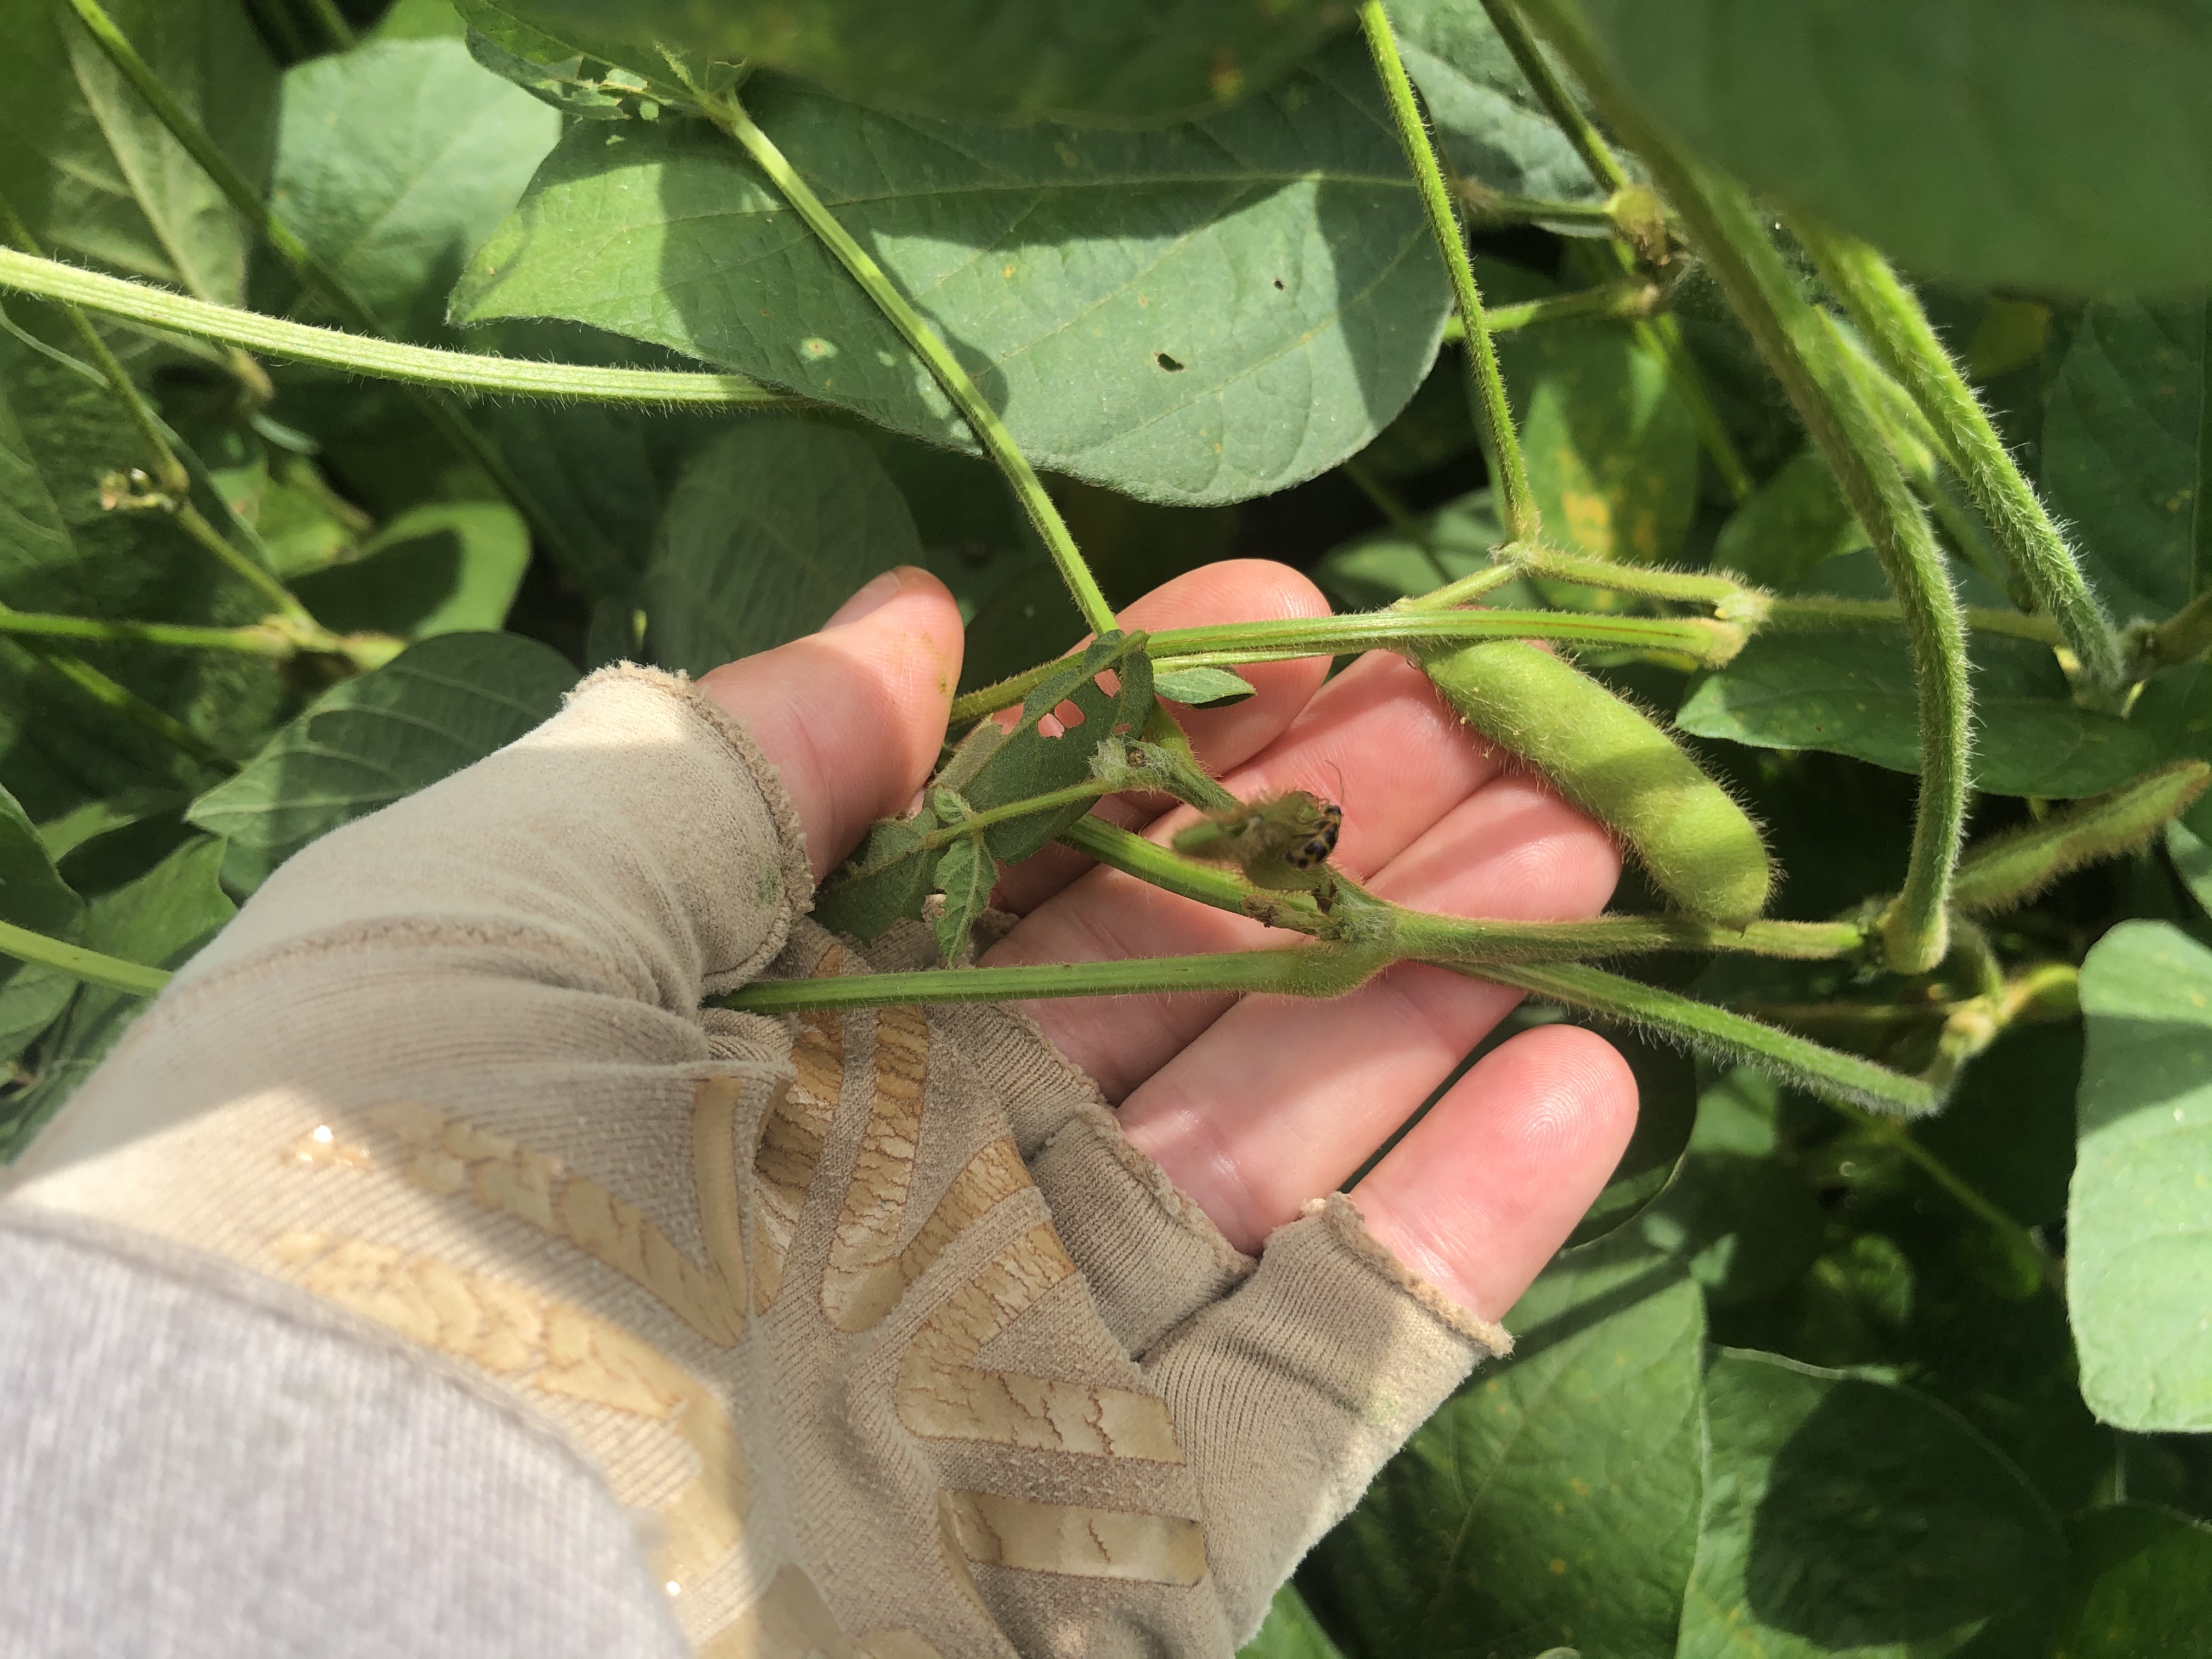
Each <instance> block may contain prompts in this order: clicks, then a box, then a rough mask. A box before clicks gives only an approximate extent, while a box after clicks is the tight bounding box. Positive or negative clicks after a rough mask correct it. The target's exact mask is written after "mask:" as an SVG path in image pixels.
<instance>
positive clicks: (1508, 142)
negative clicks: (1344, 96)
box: [1390, 0, 1601, 298]
mask: <svg viewBox="0 0 2212 1659" xmlns="http://www.w3.org/2000/svg"><path fill="white" fill-rule="evenodd" d="M1390 21H1391V23H1392V24H1393V25H1394V26H1395V28H1396V30H1397V34H1398V48H1399V51H1400V52H1401V54H1402V55H1403V56H1404V58H1405V60H1406V68H1407V70H1408V71H1409V72H1410V73H1411V74H1412V75H1413V80H1414V82H1415V83H1416V84H1418V85H1419V88H1420V89H1421V100H1422V101H1423V102H1424V103H1425V104H1426V105H1427V106H1429V118H1430V119H1431V121H1432V122H1434V123H1435V125H1436V129H1437V137H1438V138H1440V139H1441V140H1442V141H1443V153H1444V157H1445V159H1446V160H1447V161H1449V162H1450V163H1451V167H1452V170H1453V171H1454V172H1455V173H1457V174H1458V175H1459V176H1460V177H1461V178H1462V179H1472V180H1474V182H1475V183H1477V184H1480V185H1487V186H1488V187H1489V188H1490V189H1492V190H1498V191H1508V192H1510V193H1511V194H1513V195H1516V196H1537V197H1550V198H1552V199H1553V200H1564V201H1578V200H1586V199H1588V198H1589V197H1594V196H1596V195H1599V194H1601V192H1600V191H1599V190H1598V187H1597V183H1596V181H1595V179H1592V178H1591V177H1590V174H1589V168H1587V167H1584V166H1583V161H1582V157H1581V156H1580V155H1577V154H1576V152H1575V147H1574V146H1573V145H1572V144H1571V143H1568V141H1567V137H1566V135H1565V133H1563V132H1561V131H1559V128H1557V127H1556V126H1554V125H1552V118H1551V117H1550V116H1548V115H1547V114H1545V113H1544V110H1543V106H1542V105H1541V104H1540V103H1539V102H1538V101H1537V99H1536V94H1534V91H1532V90H1531V89H1530V88H1529V85H1528V81H1527V80H1526V79H1525V78H1524V77H1523V76H1522V73H1521V70H1520V68H1519V67H1518V66H1517V65H1516V64H1515V63H1514V61H1513V54H1512V53H1511V52H1508V51H1507V50H1506V49H1505V42H1504V40H1500V39H1499V38H1498V31H1497V30H1496V29H1495V28H1493V27H1491V23H1490V19H1489V18H1488V17H1486V16H1485V15H1483V11H1482V9H1481V7H1480V6H1478V5H1473V4H1469V3H1467V0H1401V3H1399V4H1396V5H1394V6H1392V7H1391V8H1390ZM1485 297H1486V298H1487V297H1488V294H1487V290H1486V291H1485Z"/></svg>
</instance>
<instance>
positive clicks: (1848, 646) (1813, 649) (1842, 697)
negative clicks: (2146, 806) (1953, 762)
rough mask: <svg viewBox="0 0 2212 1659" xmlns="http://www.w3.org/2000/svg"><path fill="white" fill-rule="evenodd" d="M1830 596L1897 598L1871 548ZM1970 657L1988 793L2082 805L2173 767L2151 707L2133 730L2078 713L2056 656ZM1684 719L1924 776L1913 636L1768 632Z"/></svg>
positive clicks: (1698, 726) (1835, 570) (1703, 688)
mask: <svg viewBox="0 0 2212 1659" xmlns="http://www.w3.org/2000/svg"><path fill="white" fill-rule="evenodd" d="M1816 587H1817V589H1818V591H1820V592H1829V593H1841V594H1844V595H1846V596H1857V597H1863V598H1864V597H1876V596H1879V595H1880V594H1881V593H1883V592H1886V589H1885V588H1884V587H1883V586H1882V585H1881V572H1880V569H1879V567H1877V566H1876V565H1875V562H1874V555H1873V554H1872V553H1871V552H1862V553H1854V554H1849V555H1846V556H1843V557H1841V558H1832V559H1830V560H1828V561H1826V562H1825V563H1824V564H1823V565H1822V566H1821V567H1820V570H1819V572H1818V573H1817V574H1816V575H1815V577H1814V579H1813V580H1812V581H1810V582H1808V583H1807V584H1805V585H1804V586H1802V587H1801V588H1799V589H1798V590H1796V591H1799V592H1811V591H1814V589H1815V588H1816ZM1990 597H1992V598H1994V597H1995V596H1994V595H1991V596H1990ZM1969 649H1970V652H1971V654H1972V659H1973V686H1974V709H1975V724H1976V732H1975V742H1974V752H1973V781H1974V787H1976V788H1978V789H1985V790H1988V791H1990V793H1993V794H2000V795H2041V796H2045V797H2051V798H2056V799H2076V798H2078V797H2081V796H2084V795H2094V794H2100V793H2103V792H2104V791H2106V790H2107V789H2111V788H2113V787H2116V786H2118V785H2119V784H2121V783H2124V782H2125V781H2127V780H2128V779H2130V778H2131V777H2134V776H2135V775H2136V774H2138V773H2140V772H2143V771H2147V770H2148V769H2150V768H2151V767H2154V766H2155V765H2157V764H2158V763H2160V761H2161V760H2163V759H2164V758H2165V757H2166V744H2167V742H2168V734H2167V733H2166V732H2164V731H2163V730H2161V729H2160V726H2159V724H2158V722H2157V721H2156V720H2154V719H2152V718H2150V717H2149V716H2148V713H2147V711H2146V710H2144V709H2138V710H2137V711H2136V718H2134V719H2131V720H2122V719H2120V718H2118V716H2115V715H2112V714H2097V713H2093V712H2092V711H2090V710H2088V709H2085V708H2078V707H2076V706H2075V702H2074V701H2073V698H2072V696H2071V693H2070V691H2069V688H2068V686H2067V684H2066V677H2065V675H2064V674H2063V672H2062V671H2060V669H2059V666H2058V663H2057V659H2056V658H2055V657H2054V656H2053V655H2052V654H2051V650H2050V648H2049V647H2045V646H2041V645H2038V644H2036V643H2035V642H2034V641H2032V640H2019V639H2013V638H2011V637H2009V636H2006V635H1993V634H1977V635H1974V637H1973V639H1972V641H1971V642H1970V647H1969ZM1676 718H1677V720H1679V721H1680V725H1681V727H1682V729H1683V730H1684V731H1686V732H1692V733H1693V734H1695V735H1696V736H1698V737H1701V738H1732V739H1733V740H1735V742H1737V743H1747V744H1752V745H1753V746H1754V747H1756V748H1760V749H1826V750H1834V751H1835V752H1837V753H1838V754H1844V755H1852V756H1856V757H1857V758H1859V759H1860V760H1864V761H1872V762H1873V763H1875V765H1877V766H1887V767H1889V768H1891V769H1893V770H1895V771H1899V772H1911V771H1916V770H1917V769H1918V767H1919V752H1920V746H1919V737H1918V724H1917V713H1916V705H1915V702H1914V698H1913V689H1912V667H1911V661H1910V660H1909V659H1907V657H1906V655H1905V637H1904V634H1903V632H1902V631H1901V630H1876V629H1863V630H1838V631H1834V632H1829V633H1817V634H1764V635H1759V636H1757V637H1755V638H1754V639H1753V641H1751V643H1750V644H1749V645H1747V646H1746V647H1744V648H1743V652H1742V654H1741V655H1740V656H1738V657H1737V658H1736V659H1735V661H1734V662H1732V663H1730V664H1729V665H1728V666H1727V667H1726V668H1724V669H1722V670H1720V671H1717V672H1716V673H1711V674H1707V675H1705V676H1702V677H1701V678H1699V679H1697V680H1695V681H1692V686H1691V691H1690V696H1689V698H1688V701H1686V702H1684V703H1683V705H1682V708H1681V710H1680V714H1678V715H1677V716H1676Z"/></svg>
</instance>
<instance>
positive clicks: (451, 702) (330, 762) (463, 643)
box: [186, 634, 576, 889]
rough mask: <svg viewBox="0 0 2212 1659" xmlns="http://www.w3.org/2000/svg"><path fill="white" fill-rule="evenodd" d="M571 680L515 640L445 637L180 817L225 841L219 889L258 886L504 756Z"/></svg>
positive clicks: (535, 648)
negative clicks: (289, 864)
mask: <svg viewBox="0 0 2212 1659" xmlns="http://www.w3.org/2000/svg"><path fill="white" fill-rule="evenodd" d="M575 680H576V672H575V670H574V668H573V667H571V666H570V665H569V664H568V661H567V660H566V659H564V658H562V656H561V655H560V654H559V653H557V652H556V651H554V650H552V649H551V648H550V647H547V646H543V645H540V644H538V642H537V641H535V640H526V639H524V638H522V637H521V636H520V635H513V634H446V635H440V636H439V637H438V638H436V639H433V640H425V641H423V642H422V644H420V645H416V646H411V647H409V648H408V649H407V650H405V651H403V652H401V653H399V655H398V656H397V657H395V658H393V659H392V660H391V661H390V662H388V663H386V665H384V666H383V667H381V668H380V669H377V670H376V671H374V672H373V673H368V674H363V675H362V676H361V677H360V678H358V679H350V680H346V681H343V682H342V683H341V684H338V685H336V686H334V687H332V688H331V690H328V691H326V692H325V693H324V694H323V696H321V697H320V698H319V699H318V700H317V701H316V702H315V704H314V705H313V707H312V708H309V709H308V710H307V713H306V714H302V715H301V716H300V717H299V719H297V720H294V721H293V722H292V723H291V724H290V725H289V726H286V727H285V728H284V729H283V731H282V732H278V733H277V734H276V737H275V738H272V739H271V740H270V744H269V746H268V747H267V748H266V749H264V750H262V751H261V753H260V754H259V755H258V756H256V757H254V759H253V761H252V763H251V764H250V765H248V766H247V767H246V769H245V770H244V771H242V772H240V774H239V775H237V776H236V777H234V778H233V779H232V780H231V781H229V782H228V783H224V784H219V785H217V786H216V787H215V788H213V789H210V790H209V791H208V792H207V793H205V794H204V795H202V796H201V797H200V798H199V799H197V800H196V801H194V802H193V803H192V805H191V811H190V812H189V813H188V814H187V815H186V816H187V817H190V818H191V821H192V822H193V823H197V825H199V826H200V828H202V829H208V830H212V831H213V832H214V833H215V834H216V835H219V836H227V837H228V839H229V842H230V855H229V857H228V860H226V862H225V864H224V866H223V875H224V879H225V880H227V881H228V882H229V883H230V884H231V885H232V886H234V887H237V888H242V889H252V888H254V887H258V885H260V884H261V883H262V882H263V881H264V880H265V879H266V878H267V877H268V874H269V872H270V871H272V870H274V869H275V868H276V866H278V865H280V864H282V863H283V861H284V860H286V859H288V858H289V857H291V855H292V854H295V853H296V852H298V851H299V850H300V848H302V847H305V846H306V845H307V843H308V842H311V841H313V840H314V839H315V838H316V837H317V836H323V835H326V834H328V833H329V832H330V831H331V830H332V829H337V827H338V826H339V825H340V824H342V823H350V822H351V821H352V820H353V819H355V818H357V817H362V816H363V815H365V814H367V813H369V812H373V811H375V810H376V809H377V808H378V807H380V806H384V805H389V804H390V803H392V801H395V800H398V799H399V798H400V797H401V796H403V795H409V794H412V793H414V792H415V791H416V790H417V789H421V788H424V787H428V785H430V784H433V783H435V782H436V781H438V780H439V779H441V778H442V777H445V776H447V775H449V774H451V773H454V772H458V771H459V770H460V769H461V768H463V767H464V766H466V765H468V764H470V763H471V762H474V761H478V760H482V759H483V757H485V756H486V755H489V754H490V753H491V752H492V751H493V750H495V749H499V748H501V747H504V746H505V745H506V744H510V743H512V742H513V741H514V739H515V738H519V737H520V736H521V735H522V734H523V733H524V732H527V731H529V730H530V729H531V728H532V726H537V725H538V724H539V723H540V722H541V721H544V720H548V719H550V718H551V716H552V715H553V714H554V713H555V712H556V710H557V709H558V708H560V705H561V696H562V693H563V692H565V691H567V690H568V688H569V687H570V686H571V685H573V684H575Z"/></svg>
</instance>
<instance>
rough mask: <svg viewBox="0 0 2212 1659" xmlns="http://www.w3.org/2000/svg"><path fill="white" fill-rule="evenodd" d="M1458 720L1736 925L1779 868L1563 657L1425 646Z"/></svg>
mask: <svg viewBox="0 0 2212 1659" xmlns="http://www.w3.org/2000/svg"><path fill="white" fill-rule="evenodd" d="M1421 666H1422V667H1423V668H1424V669H1425V670H1426V671H1427V672H1428V676H1429V678H1430V679H1431V680H1432V681H1434V682H1435V684H1436V687H1437V690H1439V691H1441V692H1443V695H1444V697H1445V699H1446V701H1448V702H1449V703H1450V704H1451V705H1452V707H1453V708H1455V709H1457V710H1458V711H1459V714H1460V716H1461V718H1462V719H1463V720H1466V721H1467V722H1468V724H1469V725H1470V726H1474V728H1475V729H1476V730H1477V731H1479V732H1482V733H1483V734H1484V735H1485V736H1486V737H1488V738H1491V739H1492V740H1493V741H1494V742H1496V743H1498V744H1499V745H1500V746H1501V747H1504V748H1506V749H1510V750H1512V751H1513V752H1514V753H1515V754H1516V755H1519V756H1520V757H1522V758H1523V759H1524V760H1527V761H1528V762H1529V763H1531V764H1532V765H1534V767H1536V768H1537V769H1538V770H1540V771H1541V772H1542V773H1543V774H1544V775H1545V776H1547V778H1549V779H1550V780H1551V781H1552V782H1553V786H1554V787H1557V788H1558V790H1559V793H1561V794H1563V795H1565V797H1566V798H1567V799H1569V800H1571V801H1572V802H1573V803H1574V804H1575V805H1577V806H1579V807H1581V808H1582V809H1583V811H1585V812H1588V813H1589V815H1590V816H1591V817H1594V818H1595V819H1596V820H1597V821H1598V822H1599V823H1602V824H1603V825H1605V827H1606V828H1607V829H1610V830H1612V831H1613V834H1614V835H1615V836H1618V837H1619V838H1620V840H1621V841H1622V842H1625V843H1626V847H1627V849H1628V851H1629V852H1630V853H1631V854H1633V855H1634V856H1635V858H1636V860H1637V861H1638V863H1640V864H1642V865H1643V866H1644V871H1645V872H1646V873H1647V874H1648V875H1650V878H1651V879H1652V881H1653V882H1654V883H1655V884H1657V886H1658V887H1659V888H1660V890H1662V891H1663V892H1664V893H1665V894H1666V895H1667V896H1668V897H1669V898H1671V899H1673V900H1674V902H1675V903H1677V904H1679V905H1680V906H1681V907H1682V908H1684V909H1685V910H1687V911H1689V912H1691V913H1692V915H1700V916H1708V917H1711V919H1712V920H1714V921H1721V922H1726V923H1728V924H1729V925H1731V926H1737V927H1740V926H1741V925H1742V924H1744V923H1746V922H1748V921H1752V920H1753V919H1754V918H1756V917H1757V916H1758V915H1759V912H1760V911H1761V910H1762V909H1764V908H1765V906H1766V896H1767V893H1768V892H1769V890H1771V888H1772V886H1773V884H1774V870H1773V866H1772V865H1771V863H1770V862H1769V861H1768V860H1767V856H1766V844H1765V842H1763V841H1761V840H1760V839H1759V826H1758V825H1757V824H1755V823H1753V822H1752V821H1751V818H1750V817H1749V815H1748V814H1747V813H1746V812H1745V811H1744V810H1743V808H1741V806H1739V805H1736V804H1735V801H1734V800H1733V799H1730V797H1729V793H1728V791H1727V790H1725V789H1723V788H1722V787H1720V785H1718V784H1717V783H1716V782H1714V781H1712V779H1711V778H1709V777H1707V776H1706V775H1705V773H1704V772H1703V771H1701V770H1700V769H1699V767H1698V763H1696V762H1695V761H1693V760H1692V759H1691V758H1690V757H1689V756H1688V755H1687V754H1686V753H1685V752H1684V751H1683V750H1682V748H1681V747H1680V744H1676V743H1675V741H1674V738H1670V737H1669V736H1668V735H1667V733H1666V732H1665V731H1664V730H1662V728H1661V727H1660V726H1657V725H1656V724H1655V723H1654V722H1653V721H1652V720H1651V719H1650V717H1649V716H1648V715H1645V714H1643V713H1641V712H1640V711H1639V710H1638V709H1637V708H1634V707H1633V706H1632V705H1631V704H1629V703H1627V702H1623V701H1622V700H1621V699H1620V697H1618V696H1614V695H1613V693H1612V692H1611V691H1608V690H1607V689H1606V688H1605V687H1604V686H1602V685H1601V684H1598V683H1597V682H1596V681H1595V680H1594V679H1592V678H1590V677H1589V675H1587V674H1585V673H1583V671H1582V670H1580V669H1579V668H1577V667H1576V666H1575V665H1573V664H1571V663H1570V662H1568V661H1566V660H1565V659H1563V658H1560V657H1557V656H1554V655H1553V653H1550V652H1548V651H1543V650H1540V649H1538V648H1537V647H1534V646H1533V645H1524V644H1522V642H1521V641H1518V640H1486V641H1482V642H1481V643H1480V644H1477V645H1469V646H1462V647H1457V648H1447V649H1437V650H1434V651H1431V652H1427V653H1424V654H1423V656H1422V659H1421Z"/></svg>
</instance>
